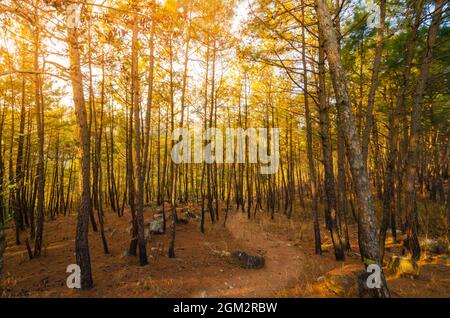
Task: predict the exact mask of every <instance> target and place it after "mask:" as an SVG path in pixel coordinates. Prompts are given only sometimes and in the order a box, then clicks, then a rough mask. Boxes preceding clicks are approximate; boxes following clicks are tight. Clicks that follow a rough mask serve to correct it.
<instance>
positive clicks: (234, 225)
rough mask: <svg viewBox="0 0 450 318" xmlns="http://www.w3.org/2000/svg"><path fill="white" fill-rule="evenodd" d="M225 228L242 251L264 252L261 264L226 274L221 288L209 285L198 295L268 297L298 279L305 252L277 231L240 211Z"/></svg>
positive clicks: (296, 281) (302, 267) (303, 265)
mask: <svg viewBox="0 0 450 318" xmlns="http://www.w3.org/2000/svg"><path fill="white" fill-rule="evenodd" d="M227 228H228V230H229V231H230V233H231V235H232V236H233V238H234V239H236V240H237V241H239V242H241V243H242V245H243V246H244V247H245V248H246V251H248V252H251V253H258V254H261V255H264V256H265V259H266V263H265V267H264V268H263V269H260V270H246V271H244V272H242V273H240V274H238V275H235V276H233V277H232V278H230V279H229V280H228V281H227V282H226V283H225V284H224V286H223V287H222V288H209V289H207V290H205V291H203V292H201V294H200V296H208V297H270V296H272V297H273V295H275V294H277V292H279V291H280V290H281V289H285V288H289V287H291V286H294V285H295V284H296V283H298V279H299V277H300V276H301V273H303V272H304V271H305V262H304V260H305V258H306V255H305V254H304V253H302V251H301V250H300V249H298V248H296V247H294V246H292V244H291V243H289V241H287V240H286V239H283V238H281V237H280V236H279V235H276V234H272V233H267V232H265V231H264V230H263V229H262V226H261V225H259V224H258V223H255V222H254V221H248V220H247V218H246V216H245V215H243V214H242V213H233V214H232V215H231V216H230V218H229V219H228V221H227Z"/></svg>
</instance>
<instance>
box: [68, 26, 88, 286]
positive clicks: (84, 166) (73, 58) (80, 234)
mask: <svg viewBox="0 0 450 318" xmlns="http://www.w3.org/2000/svg"><path fill="white" fill-rule="evenodd" d="M78 35H79V33H78V29H76V28H68V45H69V58H70V80H71V82H72V90H73V102H74V105H75V114H76V119H77V125H78V134H79V141H80V146H81V178H82V193H81V200H80V206H79V211H78V220H77V233H76V240H75V253H76V259H77V264H78V265H79V266H80V269H81V288H82V289H91V288H92V287H93V280H92V272H91V258H90V254H89V241H88V231H89V211H90V210H91V196H90V191H91V179H90V178H91V170H90V165H91V162H90V160H91V158H90V136H89V127H88V122H87V112H86V105H85V99H84V93H83V77H82V75H81V60H80V45H79V42H78Z"/></svg>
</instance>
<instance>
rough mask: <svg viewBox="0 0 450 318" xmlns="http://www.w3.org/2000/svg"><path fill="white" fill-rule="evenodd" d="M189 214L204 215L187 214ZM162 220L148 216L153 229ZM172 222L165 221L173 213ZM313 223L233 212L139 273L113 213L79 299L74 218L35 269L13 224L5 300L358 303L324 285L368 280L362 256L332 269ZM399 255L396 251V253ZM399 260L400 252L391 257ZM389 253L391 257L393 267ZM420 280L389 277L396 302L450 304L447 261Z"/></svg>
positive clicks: (425, 263) (48, 226) (61, 224)
mask: <svg viewBox="0 0 450 318" xmlns="http://www.w3.org/2000/svg"><path fill="white" fill-rule="evenodd" d="M190 208H191V210H196V211H197V213H198V208H193V207H190ZM154 213H155V211H151V210H150V209H147V210H146V211H145V213H144V214H145V215H144V217H145V220H146V224H147V223H148V221H149V220H150V219H151V218H152V216H153V214H154ZM166 213H167V215H168V211H166ZM311 223H312V222H311V221H310V220H308V221H304V218H303V221H302V220H300V219H297V218H293V219H287V218H286V217H285V216H282V215H276V218H275V220H271V219H270V218H269V217H267V216H266V215H265V214H263V213H259V214H258V215H257V217H256V220H251V221H249V220H248V219H247V217H246V215H244V214H242V213H241V212H230V215H229V217H228V220H227V224H226V227H224V226H223V219H222V220H220V222H218V223H216V224H215V225H211V224H210V222H209V218H207V219H206V222H205V225H206V231H205V234H202V233H201V232H200V230H199V227H200V226H199V224H200V222H199V221H198V220H190V222H189V223H188V224H179V225H177V236H176V243H175V254H176V258H168V257H167V249H168V242H169V234H168V233H169V231H167V233H166V234H164V235H152V237H151V240H150V241H149V242H148V245H147V250H148V253H149V261H150V264H149V265H148V266H144V267H140V266H139V265H138V259H137V257H132V256H128V255H127V252H126V251H127V250H128V246H129V241H130V234H129V228H130V216H129V213H128V214H127V213H125V216H124V217H121V218H119V217H118V216H117V215H116V214H113V213H107V215H106V220H105V231H106V238H107V240H108V244H109V249H110V254H108V255H105V254H104V253H103V248H102V244H101V240H100V236H99V233H95V232H93V231H92V228H91V229H90V231H89V244H90V251H91V263H92V271H93V278H94V285H95V286H94V288H93V289H92V290H89V291H79V290H74V289H69V288H67V287H66V279H67V277H68V275H69V274H68V273H66V268H67V266H68V265H69V264H71V263H75V253H74V252H75V251H74V246H75V242H74V237H75V228H76V217H75V216H74V215H72V216H66V217H59V218H57V219H56V220H52V221H48V222H46V223H45V225H44V233H45V235H44V247H43V255H42V256H41V257H40V258H37V259H32V260H29V259H28V254H27V251H26V249H25V244H23V243H22V245H19V246H16V245H14V244H13V243H14V231H13V226H12V224H8V225H7V226H6V234H7V242H8V247H7V249H6V251H5V254H4V260H5V266H4V273H3V277H2V278H1V280H0V290H2V289H3V294H2V295H1V296H3V297H338V296H353V295H351V294H346V293H344V294H341V293H336V291H335V292H333V291H331V289H330V288H328V287H327V284H326V280H325V279H324V277H325V276H326V275H330V273H332V274H337V275H341V274H343V275H345V274H346V273H348V272H352V271H355V269H356V270H359V271H360V270H362V268H363V267H362V263H361V260H360V257H359V254H358V253H357V252H348V253H347V255H346V261H345V262H337V261H336V260H335V259H334V254H333V251H332V245H331V244H330V241H329V239H328V238H327V233H326V230H325V228H322V241H323V243H324V244H323V246H324V249H325V251H324V253H323V255H316V254H315V253H314V239H313V236H312V233H313V231H312V225H311ZM350 236H351V243H352V249H353V251H358V247H357V243H356V227H355V226H354V225H352V226H350ZM394 247H395V246H394ZM235 250H242V251H246V252H248V253H250V254H259V255H263V256H264V257H265V259H266V262H265V267H264V268H262V269H243V268H240V267H238V266H236V265H234V264H232V263H231V262H229V260H228V258H227V257H225V256H224V254H225V252H231V251H235ZM392 250H395V248H393V249H392ZM390 254H391V252H387V257H388V256H389V255H390ZM419 265H420V275H419V277H417V278H415V279H412V278H397V277H394V276H392V275H389V273H388V274H387V281H388V285H389V288H390V290H391V293H392V295H393V296H394V297H450V260H449V258H448V256H447V255H441V256H433V257H427V258H426V259H424V260H421V261H420V262H419Z"/></svg>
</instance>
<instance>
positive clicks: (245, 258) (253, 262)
mask: <svg viewBox="0 0 450 318" xmlns="http://www.w3.org/2000/svg"><path fill="white" fill-rule="evenodd" d="M230 260H231V263H232V264H235V265H238V266H240V267H242V268H246V269H260V268H263V267H264V264H265V259H264V257H262V256H254V255H249V254H247V253H246V252H242V251H234V252H231V254H230Z"/></svg>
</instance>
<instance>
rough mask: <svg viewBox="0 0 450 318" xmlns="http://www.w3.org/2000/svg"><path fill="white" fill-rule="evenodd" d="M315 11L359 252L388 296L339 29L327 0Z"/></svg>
mask: <svg viewBox="0 0 450 318" xmlns="http://www.w3.org/2000/svg"><path fill="white" fill-rule="evenodd" d="M315 8H316V12H317V18H318V22H319V30H320V32H321V33H322V35H323V39H324V48H325V52H326V54H327V57H328V64H329V66H330V71H331V77H332V81H333V86H334V91H335V97H336V106H337V110H338V112H339V113H340V123H339V125H341V127H342V128H343V133H344V137H345V141H346V146H347V155H348V159H349V162H350V168H351V172H352V176H353V182H354V184H355V187H354V188H355V190H356V196H357V199H358V206H359V213H358V219H359V231H360V239H361V241H360V250H361V256H362V258H363V261H364V263H365V265H369V264H371V263H375V264H378V266H379V267H380V270H381V279H382V286H381V288H380V289H377V290H376V293H374V294H376V295H374V296H378V297H389V296H390V294H389V290H388V288H387V285H386V281H385V278H384V273H383V271H382V268H381V267H382V264H381V260H380V249H379V236H378V234H379V229H378V225H377V220H376V217H375V207H374V204H373V201H372V194H371V193H370V184H369V178H368V173H367V167H366V165H365V164H364V162H363V158H362V151H361V145H360V142H359V136H358V132H357V129H356V126H355V121H354V114H353V112H352V106H351V103H350V98H349V95H348V90H347V83H346V78H345V72H344V68H343V66H342V62H341V56H340V53H339V46H338V40H337V33H336V29H335V28H334V25H333V21H332V20H331V16H330V13H329V11H328V7H327V2H326V0H315Z"/></svg>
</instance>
